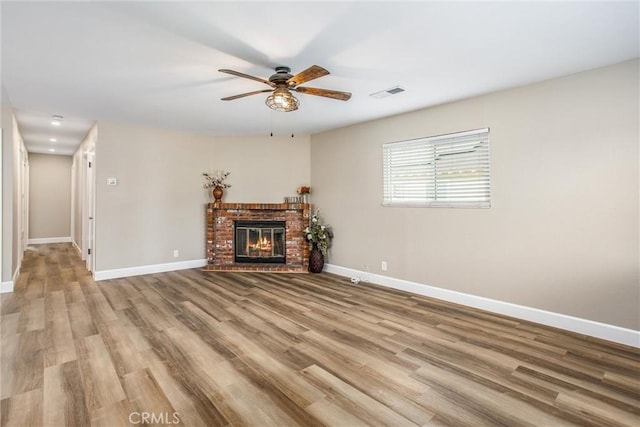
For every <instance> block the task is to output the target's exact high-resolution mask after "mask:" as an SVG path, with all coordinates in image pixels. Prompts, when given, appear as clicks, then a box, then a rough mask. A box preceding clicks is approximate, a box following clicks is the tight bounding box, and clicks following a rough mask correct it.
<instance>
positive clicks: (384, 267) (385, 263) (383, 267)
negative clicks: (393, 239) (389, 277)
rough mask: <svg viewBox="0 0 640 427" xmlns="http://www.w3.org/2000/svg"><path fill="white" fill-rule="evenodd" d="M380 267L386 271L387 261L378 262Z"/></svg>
mask: <svg viewBox="0 0 640 427" xmlns="http://www.w3.org/2000/svg"><path fill="white" fill-rule="evenodd" d="M380 268H381V269H382V271H387V261H382V263H381V264H380Z"/></svg>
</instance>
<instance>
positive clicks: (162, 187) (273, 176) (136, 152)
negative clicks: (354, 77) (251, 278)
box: [96, 122, 310, 271]
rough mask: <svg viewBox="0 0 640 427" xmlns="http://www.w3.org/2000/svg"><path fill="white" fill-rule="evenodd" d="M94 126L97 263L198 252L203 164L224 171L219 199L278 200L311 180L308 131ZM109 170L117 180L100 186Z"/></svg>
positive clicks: (188, 256)
mask: <svg viewBox="0 0 640 427" xmlns="http://www.w3.org/2000/svg"><path fill="white" fill-rule="evenodd" d="M98 126H99V129H100V136H99V143H98V144H97V145H96V174H97V178H96V179H97V181H96V182H97V183H96V187H97V188H96V191H97V195H96V244H97V246H96V271H104V270H111V269H119V268H127V267H136V266H146V265H154V264H162V263H169V262H177V261H185V260H201V259H204V258H205V257H206V254H205V204H206V203H207V202H208V201H209V196H208V194H207V192H206V191H205V190H203V189H202V184H203V179H202V175H201V174H202V172H203V171H215V170H218V169H224V170H228V171H230V172H231V175H230V176H229V178H228V181H229V182H230V183H231V184H232V187H231V188H230V189H228V190H227V192H226V194H225V196H224V199H223V200H224V201H225V202H281V201H282V197H283V196H285V195H292V194H295V189H296V188H297V187H298V186H300V185H304V184H306V183H308V182H309V180H310V176H309V149H310V141H309V137H308V136H302V137H296V138H290V137H287V138H277V137H274V138H270V137H253V138H251V137H246V138H243V137H237V138H236V137H229V138H221V137H213V136H202V135H194V134H188V133H182V132H173V131H166V130H161V129H153V128H146V127H141V126H134V125H125V124H117V123H108V122H100V123H99V124H98ZM109 177H113V178H117V180H118V185H117V186H107V185H106V182H107V178H109ZM175 249H177V250H178V251H179V257H178V258H174V257H173V250H175Z"/></svg>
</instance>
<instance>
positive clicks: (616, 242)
mask: <svg viewBox="0 0 640 427" xmlns="http://www.w3.org/2000/svg"><path fill="white" fill-rule="evenodd" d="M638 76H639V66H638V60H634V61H630V62H626V63H622V64H618V65H615V66H611V67H607V68H602V69H598V70H593V71H589V72H585V73H580V74H576V75H572V76H568V77H565V78H560V79H555V80H550V81H547V82H543V83H540V84H535V85H530V86H525V87H521V88H517V89H512V90H507V91H503V92H499V93H495V94H490V95H486V96H480V97H476V98H473V99H469V100H464V101H460V102H455V103H451V104H447V105H442V106H438V107H434V108H429V109H425V110H421V111H417V112H413V113H408V114H402V115H399V116H395V117H391V118H386V119H381V120H376V121H373V122H369V123H364V124H360V125H355V126H351V127H347V128H343V129H338V130H334V131H331V132H326V133H323V134H319V135H314V136H312V138H311V170H312V174H311V178H312V180H311V181H312V185H313V187H314V195H313V197H314V199H313V200H314V202H315V203H316V205H317V206H318V207H319V208H321V209H322V212H323V214H324V217H325V219H326V220H327V221H328V222H330V223H331V224H332V225H333V226H334V229H335V235H336V237H335V241H334V245H333V249H332V250H331V253H330V259H329V262H330V263H331V264H335V265H338V266H342V267H347V268H353V269H357V270H366V269H367V268H368V269H369V270H370V271H371V272H372V273H377V274H383V275H386V276H391V277H394V278H399V279H405V280H409V281H413V282H417V283H421V284H426V285H431V286H436V287H441V288H445V289H450V290H454V291H459V292H464V293H468V294H473V295H478V296H482V297H487V298H491V299H496V300H500V301H504V302H510V303H515V304H519V305H524V306H529V307H535V308H539V309H543V310H548V311H552V312H556V313H562V314H566V315H570V316H576V317H580V318H585V319H590V320H594V321H598V322H603V323H608V324H612V325H618V326H622V327H625V328H631V329H635V330H638V329H640V305H639V304H640V290H639V281H640V277H639V271H638V260H639V250H638V246H639V239H638V236H639V229H638V218H639V212H638V206H639V200H638V198H639V182H638V159H639V152H638V151H639V150H638V145H639V142H638V141H639V130H638V129H639V126H640V123H639V106H638V93H639V85H638V78H639V77H638ZM483 127H489V128H491V168H492V169H491V180H492V188H491V190H492V207H491V208H490V209H446V208H385V207H382V206H381V200H382V170H381V169H382V168H381V164H382V159H381V144H383V143H385V142H390V141H398V140H404V139H410V138H417V137H423V136H429V135H439V134H443V133H450V132H456V131H462V130H469V129H476V128H483ZM383 260H384V261H387V263H388V271H386V272H382V271H381V270H380V264H381V261H383ZM365 266H366V267H365Z"/></svg>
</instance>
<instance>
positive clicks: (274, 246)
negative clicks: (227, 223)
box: [234, 221, 286, 264]
mask: <svg viewBox="0 0 640 427" xmlns="http://www.w3.org/2000/svg"><path fill="white" fill-rule="evenodd" d="M234 228H235V233H234V246H235V262H242V263H273V264H285V263H286V259H285V242H286V239H285V231H284V230H285V223H284V221H264V222H256V221H235V222H234Z"/></svg>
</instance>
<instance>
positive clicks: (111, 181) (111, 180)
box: [107, 178, 118, 185]
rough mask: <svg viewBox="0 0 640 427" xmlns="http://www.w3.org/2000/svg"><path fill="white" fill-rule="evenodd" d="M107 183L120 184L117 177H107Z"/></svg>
mask: <svg viewBox="0 0 640 427" xmlns="http://www.w3.org/2000/svg"><path fill="white" fill-rule="evenodd" d="M107 185H118V179H117V178H107Z"/></svg>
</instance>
